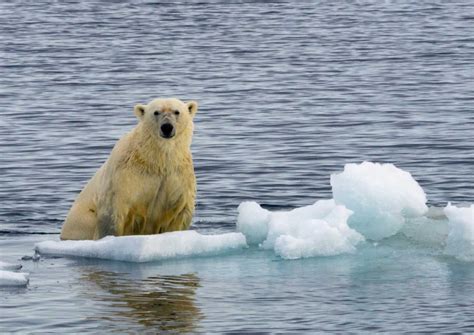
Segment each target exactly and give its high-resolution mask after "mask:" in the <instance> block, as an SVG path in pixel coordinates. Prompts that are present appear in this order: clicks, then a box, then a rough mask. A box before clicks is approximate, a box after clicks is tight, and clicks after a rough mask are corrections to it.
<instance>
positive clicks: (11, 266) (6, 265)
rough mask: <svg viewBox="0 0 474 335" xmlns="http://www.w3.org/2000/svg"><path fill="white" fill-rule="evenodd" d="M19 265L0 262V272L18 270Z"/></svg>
mask: <svg viewBox="0 0 474 335" xmlns="http://www.w3.org/2000/svg"><path fill="white" fill-rule="evenodd" d="M20 269H21V264H12V263H7V262H2V261H0V270H20Z"/></svg>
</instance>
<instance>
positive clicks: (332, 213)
mask: <svg viewBox="0 0 474 335" xmlns="http://www.w3.org/2000/svg"><path fill="white" fill-rule="evenodd" d="M238 212H239V214H238V218H237V230H238V231H240V232H242V233H243V234H244V235H245V237H246V238H247V242H248V243H249V244H260V246H261V247H262V248H264V249H273V250H274V251H275V253H276V254H277V255H279V256H281V257H282V258H285V259H297V258H305V257H314V256H331V255H338V254H341V253H350V252H354V251H355V247H356V245H357V244H358V243H360V242H361V241H363V240H364V238H363V237H362V235H360V234H359V233H357V232H356V231H355V230H353V229H351V228H349V227H348V225H347V219H348V217H349V216H350V215H351V211H349V210H348V209H346V208H345V207H344V206H340V205H336V204H335V202H334V201H333V200H320V201H317V202H316V203H315V204H313V205H310V206H305V207H300V208H296V209H294V210H291V211H278V212H270V211H268V210H266V209H263V208H261V207H260V205H258V204H257V203H255V202H243V203H242V204H240V206H239V208H238Z"/></svg>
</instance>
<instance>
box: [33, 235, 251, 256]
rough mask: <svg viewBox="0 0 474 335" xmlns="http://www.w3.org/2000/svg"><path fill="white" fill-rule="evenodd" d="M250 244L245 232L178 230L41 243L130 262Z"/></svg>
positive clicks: (65, 252) (44, 248)
mask: <svg viewBox="0 0 474 335" xmlns="http://www.w3.org/2000/svg"><path fill="white" fill-rule="evenodd" d="M246 246H247V244H246V241H245V237H244V235H242V234H240V233H227V234H220V235H202V234H199V233H197V232H196V231H193V230H189V231H176V232H170V233H164V234H159V235H136V236H122V237H114V236H108V237H105V238H103V239H101V240H98V241H45V242H40V243H37V244H36V246H35V249H36V251H38V252H39V253H40V254H47V255H58V256H79V257H89V258H101V259H110V260H118V261H129V262H151V261H157V260H164V259H170V258H179V257H190V256H203V255H218V254H223V253H226V252H229V251H232V250H236V249H242V248H245V247H246Z"/></svg>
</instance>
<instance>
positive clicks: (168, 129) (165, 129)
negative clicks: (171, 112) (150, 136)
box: [160, 123, 174, 138]
mask: <svg viewBox="0 0 474 335" xmlns="http://www.w3.org/2000/svg"><path fill="white" fill-rule="evenodd" d="M160 130H161V137H164V138H170V137H173V135H174V133H173V130H174V128H173V125H172V124H171V123H165V124H162V125H161V127H160Z"/></svg>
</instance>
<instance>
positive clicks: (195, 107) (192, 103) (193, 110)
mask: <svg viewBox="0 0 474 335" xmlns="http://www.w3.org/2000/svg"><path fill="white" fill-rule="evenodd" d="M186 106H187V107H188V111H189V114H191V116H193V117H194V114H196V112H197V110H198V104H197V102H196V101H190V102H188V103H187V104H186Z"/></svg>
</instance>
